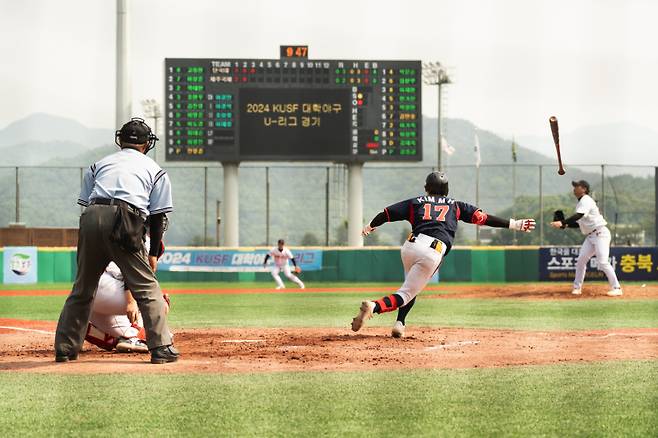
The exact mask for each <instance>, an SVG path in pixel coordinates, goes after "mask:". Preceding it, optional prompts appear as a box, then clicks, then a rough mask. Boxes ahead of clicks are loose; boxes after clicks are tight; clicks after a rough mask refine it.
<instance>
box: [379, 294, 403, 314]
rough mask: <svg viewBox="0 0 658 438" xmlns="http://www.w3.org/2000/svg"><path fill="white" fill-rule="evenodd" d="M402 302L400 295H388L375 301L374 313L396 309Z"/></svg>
mask: <svg viewBox="0 0 658 438" xmlns="http://www.w3.org/2000/svg"><path fill="white" fill-rule="evenodd" d="M403 303H404V300H403V299H402V297H401V296H400V295H398V294H393V295H389V296H387V297H384V298H382V299H380V300H377V301H375V309H374V310H373V312H375V313H386V312H392V311H394V310H396V309H397V308H398V307H400V305H402V304H403Z"/></svg>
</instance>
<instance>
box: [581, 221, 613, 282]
mask: <svg viewBox="0 0 658 438" xmlns="http://www.w3.org/2000/svg"><path fill="white" fill-rule="evenodd" d="M610 240H611V237H610V230H609V229H608V227H600V228H597V229H596V230H595V231H593V232H591V233H589V234H588V235H587V237H586V238H585V241H584V242H583V246H581V247H580V253H579V254H578V260H577V261H576V279H575V280H574V282H573V288H574V289H580V288H581V287H582V285H583V281H585V270H586V269H587V262H589V259H591V258H592V257H593V256H594V255H596V264H597V269H598V270H599V271H602V272H603V273H604V274H605V275H606V277H608V283H609V284H610V288H612V289H614V288H619V287H620V286H619V280H617V274H615V269H614V268H613V267H612V265H611V264H610V261H609V260H608V256H609V255H610Z"/></svg>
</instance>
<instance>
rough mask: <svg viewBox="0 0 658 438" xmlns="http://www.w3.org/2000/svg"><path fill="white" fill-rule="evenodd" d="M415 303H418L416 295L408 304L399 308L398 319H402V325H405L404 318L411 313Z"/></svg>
mask: <svg viewBox="0 0 658 438" xmlns="http://www.w3.org/2000/svg"><path fill="white" fill-rule="evenodd" d="M415 303H416V297H414V299H413V300H411V301H409V303H408V304H407V305H406V306H404V307H400V308H399V309H398V317H397V321H400V322H401V323H402V325H404V320H405V319H406V318H407V315H408V314H409V312H410V311H411V308H412V307H413V306H414V304H415Z"/></svg>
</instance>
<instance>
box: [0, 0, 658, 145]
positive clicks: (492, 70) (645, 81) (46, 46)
mask: <svg viewBox="0 0 658 438" xmlns="http://www.w3.org/2000/svg"><path fill="white" fill-rule="evenodd" d="M115 6H116V3H115V1H113V0H68V1H67V0H61V1H56V2H55V1H52V0H50V1H49V0H22V1H10V0H0V29H1V35H2V37H1V38H0V55H1V56H2V60H3V62H2V67H0V96H2V105H0V128H2V127H4V126H6V125H7V124H8V123H10V122H12V121H15V120H17V119H19V118H22V117H24V116H26V115H29V114H31V113H34V112H47V113H52V114H56V115H61V116H65V117H71V118H74V119H77V120H79V121H80V122H82V123H84V124H86V125H88V126H90V127H105V128H114V96H115V94H114V82H115V52H114V47H115V26H116V25H115V23H116V12H115ZM129 8H130V13H131V18H130V25H131V43H132V47H131V54H130V59H131V70H132V73H133V82H132V86H133V93H132V95H133V98H134V106H133V108H134V113H135V115H139V114H140V113H141V112H142V108H141V106H140V104H139V102H140V101H141V100H142V99H144V98H157V99H159V100H162V97H163V94H164V92H163V80H164V78H163V65H164V64H163V63H164V61H163V60H164V58H165V57H172V58H175V57H181V58H182V57H204V58H212V57H215V58H223V57H227V58H231V57H242V58H252V57H254V58H276V57H278V49H279V44H308V45H309V46H310V48H309V52H310V57H311V58H314V59H327V58H328V59H340V58H344V59H419V60H438V61H440V62H442V63H443V64H445V65H447V66H448V67H449V71H450V72H451V75H452V78H453V80H454V84H452V85H450V86H448V87H447V89H446V93H445V104H444V115H445V116H446V117H459V118H465V119H469V120H471V121H473V122H474V123H476V124H477V125H479V126H480V127H482V128H485V129H489V130H492V131H494V132H496V133H500V134H503V135H508V136H511V135H516V136H520V135H543V134H546V133H547V119H548V117H549V116H550V115H557V116H558V118H559V119H560V124H561V129H563V130H570V129H574V128H577V127H580V126H584V125H591V124H597V123H606V122H618V121H632V122H634V123H637V124H640V125H644V126H647V127H650V128H654V119H655V117H656V114H658V108H657V105H656V103H657V102H658V86H656V81H658V50H657V49H656V46H655V45H656V42H658V26H657V25H656V24H655V20H656V17H658V2H656V1H650V0H647V1H639V0H637V1H633V0H620V1H616V0H615V1H612V0H610V1H606V0H596V1H594V0H591V1H579V0H565V1H563V0H551V1H532V0H507V1H505V0H496V1H493V0H491V1H485V0H472V1H463V0H461V1H460V0H445V1H438V0H428V1H412V0H405V1H400V0H397V1H391V0H379V1H369V0H368V1H363V0H332V1H324V2H320V1H311V0H303V1H301V0H300V1H298V0H276V1H257V0H240V1H234V2H229V1H219V0H217V1H215V0H186V1H174V0H133V1H130V2H129ZM423 99H424V105H423V110H424V112H425V114H426V115H432V116H434V115H435V114H436V100H437V96H436V88H435V87H426V88H425V89H424V90H423Z"/></svg>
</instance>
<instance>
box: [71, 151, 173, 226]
mask: <svg viewBox="0 0 658 438" xmlns="http://www.w3.org/2000/svg"><path fill="white" fill-rule="evenodd" d="M94 198H107V199H112V198H116V199H121V200H122V201H126V202H128V203H130V204H132V205H134V206H135V207H137V208H138V209H139V210H140V211H141V212H142V213H144V214H145V215H146V216H148V215H151V214H158V213H169V212H171V211H173V210H174V204H173V201H172V199H171V182H170V181H169V176H168V175H167V172H165V171H164V170H162V168H161V167H160V166H159V165H158V163H156V162H155V161H153V159H151V158H150V157H148V156H146V155H144V154H143V153H141V152H139V151H136V150H135V149H129V148H126V149H121V150H120V151H119V152H116V153H114V154H112V155H108V156H107V157H105V158H103V159H102V160H100V161H98V162H97V163H95V164H93V165H91V166H90V167H89V168H88V169H87V171H86V172H85V174H84V178H83V181H82V190H81V191H80V197H79V198H78V204H80V205H83V206H85V207H87V206H88V205H89V203H90V202H91V200H92V199H94Z"/></svg>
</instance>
